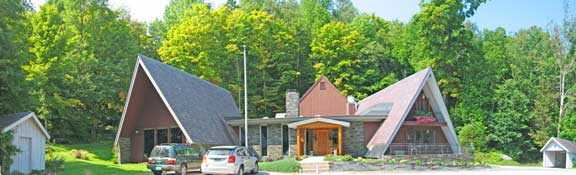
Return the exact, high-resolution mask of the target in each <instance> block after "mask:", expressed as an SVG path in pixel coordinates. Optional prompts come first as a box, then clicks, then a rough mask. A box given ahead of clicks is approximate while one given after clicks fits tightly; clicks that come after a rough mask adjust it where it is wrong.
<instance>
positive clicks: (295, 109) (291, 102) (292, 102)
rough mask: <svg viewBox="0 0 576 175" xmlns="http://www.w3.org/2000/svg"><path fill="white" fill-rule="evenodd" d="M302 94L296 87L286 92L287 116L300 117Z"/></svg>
mask: <svg viewBox="0 0 576 175" xmlns="http://www.w3.org/2000/svg"><path fill="white" fill-rule="evenodd" d="M299 108H300V94H299V93H298V91H297V90H295V89H290V90H288V92H286V117H298V116H299V115H300V110H299Z"/></svg>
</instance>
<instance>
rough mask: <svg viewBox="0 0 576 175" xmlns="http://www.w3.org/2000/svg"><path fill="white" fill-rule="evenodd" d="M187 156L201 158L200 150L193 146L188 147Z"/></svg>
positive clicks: (195, 158) (194, 158)
mask: <svg viewBox="0 0 576 175" xmlns="http://www.w3.org/2000/svg"><path fill="white" fill-rule="evenodd" d="M188 156H190V157H191V158H192V159H193V160H200V159H202V153H201V152H200V150H198V149H194V148H188Z"/></svg>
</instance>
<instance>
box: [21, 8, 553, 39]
mask: <svg viewBox="0 0 576 175" xmlns="http://www.w3.org/2000/svg"><path fill="white" fill-rule="evenodd" d="M45 1H46V0H32V2H33V3H34V4H35V5H36V6H38V5H40V4H43V3H44V2H45ZM206 1H208V2H212V3H214V4H221V3H224V2H226V0H206ZM352 1H353V3H354V5H355V6H356V7H357V8H358V9H359V10H360V11H361V12H365V13H374V14H376V15H378V16H380V17H382V18H384V19H387V20H399V21H402V22H408V21H410V19H411V18H412V16H413V15H414V14H416V13H418V11H419V10H420V7H419V6H418V3H419V1H420V0H352ZM109 2H110V4H111V5H112V6H114V7H122V8H127V9H129V10H130V12H131V14H132V16H133V17H134V18H136V19H137V20H140V21H147V22H150V21H152V20H154V19H155V18H161V17H162V14H163V13H164V6H166V4H168V2H169V0H109ZM563 2H564V1H563V0H488V2H486V3H485V4H482V5H481V6H480V8H479V9H478V10H477V12H476V14H475V15H474V16H473V17H472V18H470V19H469V20H470V21H472V22H474V23H476V25H477V26H478V28H479V29H485V28H486V29H495V28H496V27H504V28H505V29H506V30H507V31H508V32H515V31H518V30H519V29H526V28H529V27H531V26H534V25H536V26H540V27H543V28H547V25H548V23H549V22H550V21H555V22H560V21H561V20H562V17H563V7H562V5H563Z"/></svg>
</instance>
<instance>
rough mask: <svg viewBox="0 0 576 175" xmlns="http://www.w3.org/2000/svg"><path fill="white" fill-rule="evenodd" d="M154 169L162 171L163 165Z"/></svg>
mask: <svg viewBox="0 0 576 175" xmlns="http://www.w3.org/2000/svg"><path fill="white" fill-rule="evenodd" d="M154 170H156V171H160V170H162V167H159V166H157V167H155V168H154Z"/></svg>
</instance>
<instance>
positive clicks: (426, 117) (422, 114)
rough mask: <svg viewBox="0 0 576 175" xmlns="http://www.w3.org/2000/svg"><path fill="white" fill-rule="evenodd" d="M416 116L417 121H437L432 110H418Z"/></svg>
mask: <svg viewBox="0 0 576 175" xmlns="http://www.w3.org/2000/svg"><path fill="white" fill-rule="evenodd" d="M414 118H416V122H422V123H432V122H436V118H434V116H432V112H428V111H417V112H416V116H415V117H414Z"/></svg>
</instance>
